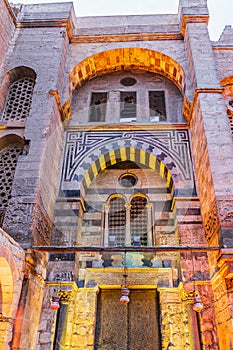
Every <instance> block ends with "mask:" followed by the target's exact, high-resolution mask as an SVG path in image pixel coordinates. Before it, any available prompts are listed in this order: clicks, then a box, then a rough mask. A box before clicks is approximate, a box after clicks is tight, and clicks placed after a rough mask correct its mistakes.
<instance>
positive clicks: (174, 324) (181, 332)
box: [159, 288, 193, 350]
mask: <svg viewBox="0 0 233 350" xmlns="http://www.w3.org/2000/svg"><path fill="white" fill-rule="evenodd" d="M180 294H181V291H179V290H178V288H174V289H172V288H170V289H166V288H160V289H159V299H160V310H161V333H162V334H161V335H162V349H163V350H167V349H193V348H192V347H191V344H190V335H189V333H188V332H187V323H188V314H187V312H186V311H185V309H184V307H183V304H182V302H181V296H180Z"/></svg>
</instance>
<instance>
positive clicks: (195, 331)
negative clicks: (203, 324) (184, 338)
mask: <svg viewBox="0 0 233 350" xmlns="http://www.w3.org/2000/svg"><path fill="white" fill-rule="evenodd" d="M194 296H195V292H194V291H184V295H183V298H182V299H183V302H184V305H185V307H186V310H187V313H188V320H189V334H190V345H191V347H190V348H191V349H193V350H201V342H200V334H199V327H198V315H197V313H196V312H195V311H194V310H193V298H194Z"/></svg>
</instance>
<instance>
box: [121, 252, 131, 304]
mask: <svg viewBox="0 0 233 350" xmlns="http://www.w3.org/2000/svg"><path fill="white" fill-rule="evenodd" d="M127 277H128V275H127V273H126V253H125V254H124V273H123V287H121V297H120V302H121V303H122V304H128V303H129V302H130V299H129V293H130V290H129V288H128V287H127Z"/></svg>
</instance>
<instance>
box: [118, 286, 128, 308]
mask: <svg viewBox="0 0 233 350" xmlns="http://www.w3.org/2000/svg"><path fill="white" fill-rule="evenodd" d="M129 293H130V291H129V289H128V288H127V287H123V288H121V294H122V296H121V298H120V302H121V303H122V304H128V303H129V301H130V300H129Z"/></svg>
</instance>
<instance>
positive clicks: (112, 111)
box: [106, 90, 120, 123]
mask: <svg viewBox="0 0 233 350" xmlns="http://www.w3.org/2000/svg"><path fill="white" fill-rule="evenodd" d="M119 119H120V91H118V90H112V91H109V93H108V102H107V110H106V122H107V123H118V122H119Z"/></svg>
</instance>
